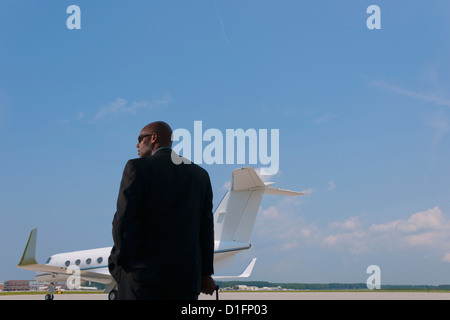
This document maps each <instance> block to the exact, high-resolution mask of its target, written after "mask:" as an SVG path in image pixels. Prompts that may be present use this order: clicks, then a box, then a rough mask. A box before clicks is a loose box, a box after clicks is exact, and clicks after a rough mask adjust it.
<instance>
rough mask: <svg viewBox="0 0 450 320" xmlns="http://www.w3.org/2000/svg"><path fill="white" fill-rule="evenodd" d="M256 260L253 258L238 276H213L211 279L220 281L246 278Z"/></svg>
mask: <svg viewBox="0 0 450 320" xmlns="http://www.w3.org/2000/svg"><path fill="white" fill-rule="evenodd" d="M255 263H256V258H253V260H252V261H251V262H250V264H249V265H248V266H247V268H245V270H244V272H242V273H241V274H240V275H238V276H213V279H215V280H220V279H240V278H248V277H250V275H251V274H252V271H253V267H254V266H255Z"/></svg>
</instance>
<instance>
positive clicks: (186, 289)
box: [108, 121, 216, 300]
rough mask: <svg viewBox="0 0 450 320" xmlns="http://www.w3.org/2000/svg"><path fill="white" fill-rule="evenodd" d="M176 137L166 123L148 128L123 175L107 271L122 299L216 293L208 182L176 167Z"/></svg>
mask: <svg viewBox="0 0 450 320" xmlns="http://www.w3.org/2000/svg"><path fill="white" fill-rule="evenodd" d="M171 136H172V130H171V128H170V126H169V125H168V124H167V123H165V122H162V121H158V122H153V123H150V124H149V125H147V126H145V127H144V128H143V129H142V130H141V133H140V135H139V137H138V141H139V143H138V144H137V146H136V147H137V148H138V154H139V158H137V159H132V160H129V161H128V162H127V164H126V166H125V169H124V171H123V177H122V181H121V184H120V190H119V196H118V199H117V212H116V214H115V216H114V220H113V230H112V234H113V239H114V246H113V248H112V250H111V255H110V257H109V263H108V265H109V270H110V273H111V275H112V276H113V278H114V279H115V280H116V282H117V283H118V293H117V298H118V299H182V300H185V299H188V300H196V299H197V298H198V295H199V293H200V292H203V293H206V294H212V293H213V292H214V290H215V287H216V285H215V282H214V280H213V279H212V277H211V275H212V274H213V273H214V270H213V257H214V226H213V215H212V190H211V182H210V179H209V175H208V173H207V172H206V171H205V170H204V169H202V168H200V167H199V166H197V165H195V164H190V163H189V162H188V161H173V160H172V157H174V159H175V158H176V157H179V156H178V155H177V154H175V153H173V151H172V150H171V146H172V140H171ZM184 160H185V159H184ZM175 162H176V163H180V162H181V163H180V164H175Z"/></svg>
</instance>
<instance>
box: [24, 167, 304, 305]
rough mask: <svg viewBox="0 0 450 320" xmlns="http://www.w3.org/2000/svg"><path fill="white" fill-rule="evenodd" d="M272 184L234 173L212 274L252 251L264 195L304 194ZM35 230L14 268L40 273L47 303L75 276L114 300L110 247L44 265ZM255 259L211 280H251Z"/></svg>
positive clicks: (219, 221) (217, 218)
mask: <svg viewBox="0 0 450 320" xmlns="http://www.w3.org/2000/svg"><path fill="white" fill-rule="evenodd" d="M272 184H273V182H266V183H265V182H263V181H262V180H261V178H260V176H259V175H258V174H257V173H256V171H255V169H253V168H251V167H244V168H240V169H236V170H233V172H232V174H231V187H230V190H228V192H227V193H226V195H225V197H224V198H223V199H222V201H221V203H220V204H219V206H218V207H217V209H216V211H215V212H214V242H215V244H214V270H215V271H219V270H222V269H224V268H226V267H229V266H230V265H232V264H233V263H234V258H235V255H236V254H237V253H239V252H241V251H244V250H247V249H249V248H250V247H251V244H250V243H249V240H250V234H251V232H252V229H253V225H254V222H255V219H256V215H257V213H258V210H259V206H260V204H261V200H262V197H263V195H264V194H274V195H282V196H300V195H304V194H305V193H301V192H296V191H290V190H284V189H278V188H272V187H271V185H272ZM36 236H37V229H33V230H32V231H31V234H30V237H29V238H28V242H27V245H26V247H25V250H24V252H23V255H22V258H21V259H20V262H19V264H18V265H17V267H19V268H21V269H26V270H33V271H37V272H39V273H38V274H36V276H35V279H36V280H37V281H42V282H48V283H50V284H51V285H50V286H49V292H48V294H47V295H46V296H45V299H46V300H53V292H54V291H55V286H56V283H60V282H66V281H69V279H70V278H73V275H74V274H76V275H77V276H79V280H80V281H94V282H99V283H103V284H106V285H107V287H106V289H105V291H104V292H105V293H108V294H109V295H108V298H109V299H110V300H114V298H115V297H116V294H117V291H116V285H117V284H116V282H115V281H114V279H113V278H112V276H111V275H110V273H109V270H108V257H109V254H110V252H111V247H106V248H99V249H92V250H83V251H73V252H67V253H59V254H55V255H52V256H51V257H50V258H48V260H47V262H46V263H45V264H40V263H38V262H37V261H36V258H35V255H36ZM255 262H256V258H253V260H252V261H251V262H250V264H249V265H248V266H247V268H246V269H245V270H244V272H243V273H242V274H240V275H238V276H214V279H236V278H246V277H248V276H250V274H251V272H252V270H253V267H254V265H255Z"/></svg>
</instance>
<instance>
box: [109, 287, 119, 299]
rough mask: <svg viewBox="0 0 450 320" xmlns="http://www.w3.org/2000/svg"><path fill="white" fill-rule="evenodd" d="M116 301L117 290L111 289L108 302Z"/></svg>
mask: <svg viewBox="0 0 450 320" xmlns="http://www.w3.org/2000/svg"><path fill="white" fill-rule="evenodd" d="M116 299H117V290H116V289H113V290H111V291H110V292H109V293H108V300H116Z"/></svg>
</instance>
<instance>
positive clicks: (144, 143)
mask: <svg viewBox="0 0 450 320" xmlns="http://www.w3.org/2000/svg"><path fill="white" fill-rule="evenodd" d="M139 136H140V137H142V138H140V139H139V143H138V144H137V145H136V147H137V148H138V154H139V157H143V156H149V155H152V154H153V152H154V151H156V150H158V149H159V148H161V147H169V148H170V147H172V129H171V128H170V126H169V125H168V124H167V123H165V122H164V121H155V122H152V123H149V124H148V125H146V126H145V127H144V128H143V129H142V130H141V133H140V135H139Z"/></svg>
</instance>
